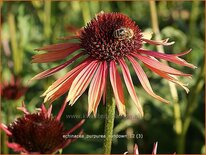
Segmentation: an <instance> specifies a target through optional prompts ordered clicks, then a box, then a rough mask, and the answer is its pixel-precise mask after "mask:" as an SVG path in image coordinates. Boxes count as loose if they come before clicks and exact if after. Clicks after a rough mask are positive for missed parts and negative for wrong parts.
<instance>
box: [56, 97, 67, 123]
mask: <svg viewBox="0 0 206 155" xmlns="http://www.w3.org/2000/svg"><path fill="white" fill-rule="evenodd" d="M66 106H67V101H66V100H65V101H64V103H63V105H62V107H61V109H60V110H59V112H58V114H57V116H56V120H58V121H59V120H60V119H61V117H62V114H63V112H64V110H65V108H66Z"/></svg>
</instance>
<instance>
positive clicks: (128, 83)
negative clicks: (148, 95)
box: [119, 59, 144, 116]
mask: <svg viewBox="0 0 206 155" xmlns="http://www.w3.org/2000/svg"><path fill="white" fill-rule="evenodd" d="M119 63H120V66H121V69H122V73H123V77H124V81H125V84H126V86H127V89H128V92H129V94H130V95H131V98H132V100H133V101H134V103H135V105H136V107H137V109H138V111H139V112H140V114H141V116H143V115H144V114H143V110H142V106H141V104H140V103H139V100H138V98H137V95H136V92H135V89H134V85H133V82H132V78H131V75H130V72H129V68H128V67H127V65H126V63H125V61H124V60H123V59H120V60H119Z"/></svg>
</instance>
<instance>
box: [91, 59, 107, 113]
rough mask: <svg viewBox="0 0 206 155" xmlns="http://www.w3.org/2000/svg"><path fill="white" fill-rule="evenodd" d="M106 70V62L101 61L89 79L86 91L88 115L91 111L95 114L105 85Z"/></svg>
mask: <svg viewBox="0 0 206 155" xmlns="http://www.w3.org/2000/svg"><path fill="white" fill-rule="evenodd" d="M106 70H107V62H106V61H104V62H101V64H100V65H99V68H98V69H97V71H96V73H95V75H94V77H93V79H92V81H91V84H90V87H89V93H88V116H89V115H90V114H91V112H92V111H93V112H94V115H95V116H96V112H97V107H98V105H99V102H100V100H101V97H102V94H103V91H104V87H105V82H106Z"/></svg>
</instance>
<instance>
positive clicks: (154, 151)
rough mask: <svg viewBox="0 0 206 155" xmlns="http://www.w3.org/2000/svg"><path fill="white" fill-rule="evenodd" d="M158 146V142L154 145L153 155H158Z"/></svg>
mask: <svg viewBox="0 0 206 155" xmlns="http://www.w3.org/2000/svg"><path fill="white" fill-rule="evenodd" d="M157 144H158V143H157V142H156V143H154V146H153V150H152V155H155V154H157Z"/></svg>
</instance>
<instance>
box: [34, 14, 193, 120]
mask: <svg viewBox="0 0 206 155" xmlns="http://www.w3.org/2000/svg"><path fill="white" fill-rule="evenodd" d="M64 39H67V40H73V39H77V40H78V41H77V42H76V43H74V42H72V43H71V42H66V43H60V44H54V45H47V46H44V47H42V48H39V49H37V50H39V51H40V50H43V51H46V52H47V53H44V54H38V55H35V56H33V60H32V62H34V63H47V62H52V61H57V60H62V59H65V58H66V57H67V56H69V55H71V54H72V53H74V52H79V53H78V54H76V55H75V56H74V57H72V58H71V59H69V60H68V61H66V62H65V63H63V64H61V65H59V66H56V67H54V68H51V69H49V70H46V71H44V72H42V73H40V74H38V75H36V76H35V77H34V78H33V79H42V78H45V77H48V76H50V75H52V74H54V73H55V72H57V71H59V70H61V69H63V68H65V67H66V66H68V65H70V64H71V63H72V62H74V61H77V59H78V58H80V57H83V56H84V57H85V59H84V60H83V61H82V62H80V63H79V64H78V65H77V66H76V67H75V68H74V69H72V70H71V71H69V72H68V73H67V74H66V75H65V76H63V77H61V78H59V79H58V80H57V81H55V82H54V83H53V84H52V85H51V86H50V87H49V88H48V89H47V90H46V91H45V93H44V94H43V96H44V97H45V100H44V102H53V101H54V100H56V99H57V98H59V97H60V96H62V95H63V94H65V93H66V92H68V96H67V101H68V102H69V105H73V104H74V103H75V102H76V101H77V99H78V98H79V97H80V96H81V95H82V94H83V92H84V91H85V90H86V88H87V87H88V86H89V84H90V86H89V92H88V115H89V114H91V113H92V112H93V113H94V115H96V113H97V108H98V105H99V103H100V100H101V98H102V96H106V95H105V94H106V81H107V77H109V79H110V83H111V86H112V89H113V93H114V97H115V101H116V105H117V108H118V111H119V114H120V115H123V116H125V115H126V110H125V101H124V93H123V88H122V80H121V77H120V73H119V71H118V66H119V67H120V68H121V71H122V74H123V79H124V83H125V84H126V87H127V89H128V92H129V94H130V96H131V98H132V100H133V102H134V103H135V105H136V107H137V109H138V111H139V113H140V114H141V115H143V110H142V106H141V104H140V103H139V100H138V97H137V95H136V92H135V88H134V85H133V81H132V78H131V75H130V70H129V68H128V65H127V63H130V64H131V65H132V66H133V69H134V71H135V72H136V74H137V77H138V78H139V81H140V83H141V84H142V86H143V88H144V89H145V90H146V92H147V93H148V94H149V95H151V96H153V97H154V98H156V99H158V100H160V101H162V102H165V103H169V101H167V100H165V99H163V98H162V97H160V96H158V95H156V94H155V93H154V92H153V90H152V87H151V85H150V83H149V80H148V78H147V75H146V74H145V72H144V70H143V69H142V67H141V66H140V64H139V62H138V61H137V60H139V61H141V62H143V64H144V65H145V66H146V67H148V68H149V69H150V70H151V71H153V72H155V73H157V74H159V75H160V76H161V77H163V78H165V79H167V80H170V81H172V82H174V83H176V84H178V85H180V86H182V87H183V88H184V89H185V90H186V91H187V92H188V88H186V86H185V85H184V84H183V83H181V82H180V81H179V80H178V79H177V77H176V76H191V75H190V74H185V73H183V72H181V71H178V70H176V69H174V68H172V67H169V66H168V65H166V64H164V63H161V62H160V61H159V60H158V59H163V60H166V61H170V62H173V63H176V64H179V65H181V66H187V67H190V68H195V66H194V65H192V64H190V63H187V62H186V61H184V60H183V59H181V58H179V56H183V55H185V54H188V53H189V52H190V51H191V50H188V51H186V52H183V53H180V54H162V53H159V52H156V51H150V50H146V49H143V48H142V45H143V44H144V43H149V44H152V45H164V46H168V45H172V44H173V43H174V42H168V39H165V40H160V41H154V40H150V39H148V38H147V37H146V35H145V34H144V33H142V32H141V30H140V28H139V27H138V26H137V25H136V23H135V22H134V21H133V20H132V19H130V18H129V17H128V16H126V15H124V14H122V13H103V12H101V13H99V14H97V15H96V17H95V18H94V19H92V20H91V21H90V22H89V23H88V24H87V25H86V26H85V27H83V28H82V29H80V31H79V32H78V33H77V35H75V36H71V37H65V38H64ZM156 58H157V59H156ZM103 94H104V95H103Z"/></svg>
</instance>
